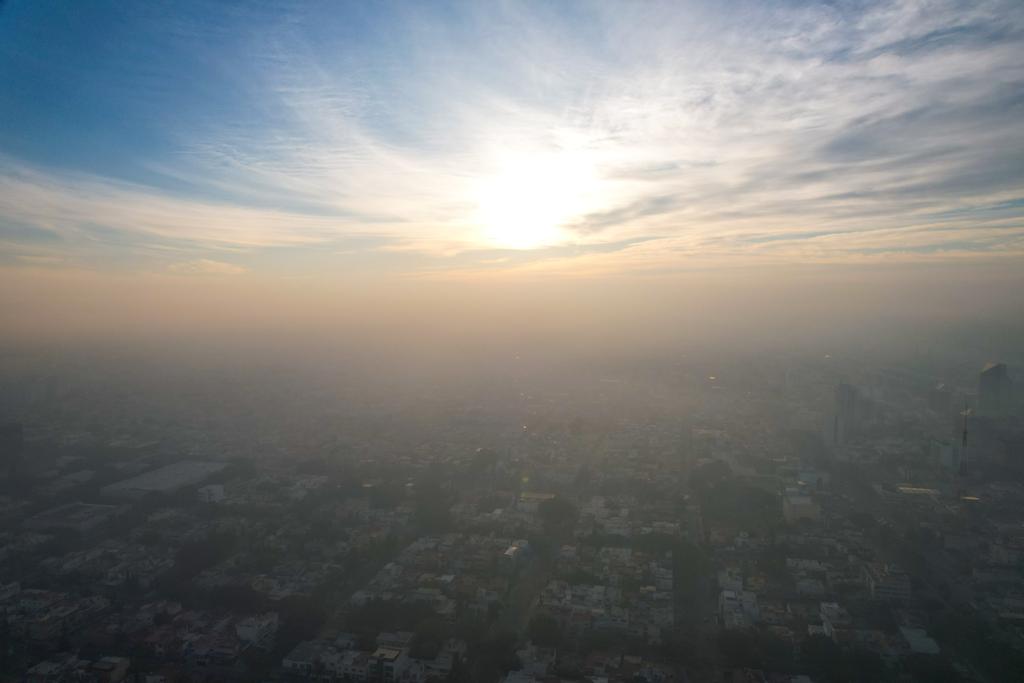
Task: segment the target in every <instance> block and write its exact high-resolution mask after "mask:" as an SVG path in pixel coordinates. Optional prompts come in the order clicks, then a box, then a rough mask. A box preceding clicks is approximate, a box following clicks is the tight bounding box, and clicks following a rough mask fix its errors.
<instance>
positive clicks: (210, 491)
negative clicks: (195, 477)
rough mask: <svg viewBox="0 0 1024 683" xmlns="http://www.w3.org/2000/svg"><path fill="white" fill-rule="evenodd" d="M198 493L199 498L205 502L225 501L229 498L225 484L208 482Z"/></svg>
mask: <svg viewBox="0 0 1024 683" xmlns="http://www.w3.org/2000/svg"><path fill="white" fill-rule="evenodd" d="M197 493H198V494H199V500H200V501H201V502H203V503H223V502H224V500H225V499H226V498H227V496H226V495H225V493H224V485H223V484H208V485H207V486H203V487H200V488H199V490H198V491H197Z"/></svg>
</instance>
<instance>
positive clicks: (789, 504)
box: [782, 494, 820, 524]
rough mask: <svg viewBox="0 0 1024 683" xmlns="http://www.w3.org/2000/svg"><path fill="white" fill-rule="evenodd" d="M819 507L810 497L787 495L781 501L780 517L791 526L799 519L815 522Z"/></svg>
mask: <svg viewBox="0 0 1024 683" xmlns="http://www.w3.org/2000/svg"><path fill="white" fill-rule="evenodd" d="M819 512H820V507H819V506H818V504H817V503H815V502H814V499H813V498H811V497H810V496H803V495H793V494H788V495H786V496H784V497H783V499H782V516H783V517H784V518H785V520H786V521H787V522H789V523H790V524H792V523H793V522H798V521H800V520H801V519H807V520H810V521H812V522H813V521H816V520H817V519H818V514H819Z"/></svg>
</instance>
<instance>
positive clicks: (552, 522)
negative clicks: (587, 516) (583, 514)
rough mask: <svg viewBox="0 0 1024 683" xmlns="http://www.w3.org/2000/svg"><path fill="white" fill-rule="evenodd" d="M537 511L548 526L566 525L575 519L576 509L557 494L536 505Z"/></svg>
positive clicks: (558, 526)
mask: <svg viewBox="0 0 1024 683" xmlns="http://www.w3.org/2000/svg"><path fill="white" fill-rule="evenodd" d="M537 513H538V514H539V515H540V518H541V519H542V520H543V521H544V524H545V526H547V527H549V528H560V527H564V526H568V525H570V524H572V523H573V522H575V521H576V516H577V514H578V511H577V510H576V506H575V505H573V504H572V503H571V502H570V501H568V500H566V499H565V498H562V497H560V496H557V497H555V498H552V499H551V500H545V501H544V502H542V503H541V504H540V505H538V506H537Z"/></svg>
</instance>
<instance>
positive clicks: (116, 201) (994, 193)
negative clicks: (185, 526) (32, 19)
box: [0, 1, 1024, 270]
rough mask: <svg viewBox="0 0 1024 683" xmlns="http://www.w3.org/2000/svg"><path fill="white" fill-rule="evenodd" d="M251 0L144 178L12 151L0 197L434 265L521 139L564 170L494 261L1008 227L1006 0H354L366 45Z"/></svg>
mask: <svg viewBox="0 0 1024 683" xmlns="http://www.w3.org/2000/svg"><path fill="white" fill-rule="evenodd" d="M245 19H246V21H247V22H248V24H247V26H248V29H249V30H248V32H247V33H245V34H244V35H245V38H244V39H239V40H240V41H241V42H232V43H230V46H229V47H225V48H224V50H223V51H220V52H214V53H213V56H212V57H211V60H213V61H214V63H216V64H218V65H220V66H221V68H220V69H217V70H215V71H214V72H213V73H212V74H211V75H209V78H210V79H211V80H212V83H213V85H214V86H216V85H217V84H218V83H221V82H223V83H224V84H225V87H227V86H230V88H231V90H232V92H237V93H239V94H240V95H239V96H240V97H242V98H243V100H242V103H241V106H238V107H237V109H236V110H235V111H234V112H233V113H234V115H233V116H212V115H211V116H209V117H198V118H197V119H196V120H195V121H194V122H193V123H192V125H188V126H183V125H175V123H174V121H173V118H171V117H167V119H166V120H162V121H160V124H161V125H166V128H167V132H166V140H165V143H166V146H167V147H169V148H170V149H171V150H172V151H171V152H170V153H161V154H155V153H154V154H153V155H152V158H147V161H146V164H145V166H146V168H147V170H148V171H149V173H150V174H151V177H150V178H149V179H147V180H146V181H141V180H140V181H138V182H126V181H125V180H124V179H118V180H115V179H113V178H112V177H110V175H109V174H104V173H100V172H99V171H98V170H97V171H95V172H88V171H85V172H83V171H78V172H76V173H68V172H57V171H52V170H46V167H45V166H39V165H35V166H33V165H31V164H29V163H28V162H26V161H22V160H17V159H15V158H13V157H12V158H9V159H8V160H7V161H8V163H7V164H5V166H6V167H7V168H8V171H6V172H5V173H3V174H0V220H2V221H8V222H10V223H12V224H13V223H17V224H19V225H27V226H32V227H34V228H37V229H40V230H45V231H49V232H52V233H54V234H57V235H61V236H63V237H64V240H63V242H60V243H57V244H53V245H51V246H50V247H49V249H51V251H52V252H53V254H54V255H64V254H63V252H65V251H67V250H73V249H76V248H80V245H81V243H82V242H83V241H84V242H88V241H89V239H90V238H89V235H90V234H91V233H90V229H91V227H90V226H104V227H106V228H108V229H110V230H114V231H117V232H118V234H138V235H142V236H144V237H145V238H146V248H147V249H150V250H152V249H154V248H157V247H160V246H163V247H168V248H173V249H185V250H191V251H195V252H196V253H195V254H194V255H195V256H196V258H195V259H190V260H189V261H188V263H193V264H196V263H207V262H208V263H215V262H217V259H216V255H217V252H218V251H223V250H233V251H237V250H241V251H242V252H243V253H244V254H246V255H250V256H251V255H253V254H258V252H261V251H265V250H268V249H277V248H282V247H285V248H289V249H298V250H308V251H316V250H323V251H326V252H330V253H341V252H344V251H345V250H344V249H342V250H339V249H338V248H337V246H336V245H337V244H338V243H339V240H344V239H346V238H359V237H361V236H378V237H380V236H383V238H382V239H381V241H380V242H379V243H372V244H368V245H367V246H366V249H367V250H369V251H376V252H382V253H384V252H391V253H393V252H395V251H401V252H405V253H412V254H417V255H420V257H419V258H418V259H416V258H414V259H411V260H409V261H408V262H407V266H408V268H410V269H412V270H416V269H420V268H422V269H426V270H433V269H434V268H436V265H437V263H438V262H439V260H440V261H441V262H450V263H452V264H469V263H471V262H473V261H474V259H475V258H476V257H477V255H480V254H484V253H486V252H487V251H488V250H489V249H490V250H493V249H495V248H496V247H500V246H501V245H499V244H495V243H494V242H493V235H492V233H491V232H490V231H489V226H487V225H484V224H482V222H483V220H484V219H482V218H481V212H480V210H479V209H480V206H479V205H480V202H481V189H480V188H481V187H482V186H487V187H489V188H490V189H489V191H490V192H492V193H493V191H494V188H493V187H492V186H493V184H494V183H500V182H502V180H501V179H502V178H505V177H508V176H509V175H510V174H509V173H508V168H507V166H508V163H509V162H508V160H509V159H510V158H514V159H516V162H515V163H516V164H518V166H517V172H518V173H520V174H522V173H524V172H523V171H522V168H521V167H523V166H525V167H526V169H527V170H526V171H525V173H526V174H527V175H529V168H530V165H531V164H532V165H533V166H534V167H535V172H536V174H538V175H543V174H544V173H548V172H550V171H549V169H550V168H563V167H564V168H566V169H575V170H572V171H571V172H570V173H567V174H566V175H567V176H575V177H564V178H562V181H563V182H564V184H565V193H566V194H571V195H572V197H571V201H566V202H565V203H564V204H563V205H560V206H559V207H557V208H558V210H557V211H553V213H552V215H556V216H557V219H558V222H559V225H558V226H556V227H557V228H558V230H557V232H556V233H555V236H554V238H552V239H549V240H547V241H545V242H544V244H543V245H537V246H543V248H537V249H533V250H521V251H522V252H523V253H520V254H518V255H516V256H515V257H510V256H508V255H500V256H496V255H491V256H489V257H487V259H486V260H489V261H490V263H491V265H493V266H496V267H501V266H503V265H506V264H507V265H509V266H510V267H511V266H518V265H521V264H523V263H524V262H529V261H530V260H531V259H534V260H537V261H545V262H547V263H550V262H551V261H552V260H559V261H562V262H565V263H569V262H577V263H579V264H581V267H582V264H584V263H585V262H588V263H589V262H592V263H597V262H601V263H602V264H603V266H602V267H607V268H609V269H619V270H630V269H644V268H648V267H651V266H652V264H655V263H656V264H657V267H659V268H660V267H664V266H665V262H666V261H671V260H673V259H675V261H676V263H677V264H682V263H687V262H692V261H693V260H694V259H719V260H723V261H728V260H730V259H755V260H756V259H761V260H765V261H768V260H772V261H775V260H778V261H785V260H787V259H788V260H790V261H805V260H823V261H831V260H842V259H852V258H854V257H859V258H884V257H887V256H888V257H891V258H907V257H913V258H931V259H935V260H941V259H947V258H948V259H952V258H960V257H961V256H963V255H973V256H974V257H976V258H995V257H997V256H999V255H1000V252H1002V253H1003V254H1005V253H1010V252H1014V253H1015V252H1018V251H1020V250H1021V248H1022V247H1021V239H1022V234H1024V206H1022V205H1021V204H1019V200H1020V198H1021V197H1022V196H1024V61H1022V60H1021V59H1020V54H1021V52H1022V50H1024V8H1022V7H1021V6H1020V4H1019V3H1015V2H999V1H991V2H979V3H971V4H970V5H969V6H964V5H963V4H962V3H958V2H952V1H948V2H944V1H937V2H928V3H916V2H868V3H851V4H842V3H840V4H838V5H837V4H833V3H822V4H815V3H791V4H763V3H740V4H738V5H735V6H731V7H730V8H729V10H728V11H727V10H726V9H725V8H724V7H723V6H721V5H719V4H717V3H664V4H659V3H644V4H636V5H623V4H621V3H611V4H600V5H598V4H591V3H586V4H583V5H579V6H571V5H564V6H563V5H559V6H558V7H542V6H537V5H532V4H531V5H520V4H515V3H513V4H504V5H501V6H499V7H493V6H490V7H487V8H482V7H477V6H473V5H467V6H464V7H461V8H459V10H458V20H457V21H453V20H452V18H451V17H449V16H445V17H442V16H439V15H436V14H434V13H432V12H431V11H430V10H428V9H427V8H425V7H414V6H410V7H408V8H406V9H405V10H404V11H403V13H402V14H401V15H398V16H390V17H386V18H384V17H376V18H371V19H368V20H367V21H369V22H370V24H372V27H375V28H376V31H377V32H376V33H372V34H371V39H370V40H366V41H363V42H359V41H356V40H355V39H353V40H352V41H348V42H346V41H333V40H330V39H329V37H330V32H331V30H332V27H336V26H339V25H340V24H339V22H340V21H341V19H339V18H338V17H332V16H330V15H328V14H323V15H320V14H307V13H304V12H295V13H292V12H288V13H286V14H285V15H284V16H282V15H281V14H279V13H275V14H274V15H273V16H271V17H267V16H263V15H261V14H260V13H253V14H251V15H250V14H246V15H245ZM235 29H236V27H234V26H233V25H231V24H230V23H227V24H223V25H221V24H216V23H214V28H212V29H211V28H209V27H206V26H203V25H202V22H201V21H197V22H196V23H195V25H192V24H189V23H188V22H185V23H178V24H176V28H175V35H177V36H179V37H181V36H184V37H188V36H189V35H190V32H202V33H203V34H204V35H207V34H208V33H209V32H210V31H214V32H216V31H220V32H221V33H219V34H218V35H219V36H221V37H222V38H224V39H225V41H226V40H227V38H228V36H235V35H237V33H238V32H237V31H236V30H235ZM208 37H209V36H208ZM216 42H217V41H213V44H216ZM352 43H356V44H354V45H353V44H352ZM214 58H215V59H214ZM144 95H145V93H142V94H140V96H144ZM138 153H139V154H142V155H145V154H146V150H139V152H138ZM513 175H514V174H513ZM544 177H546V176H544ZM488 183H490V185H488ZM498 191H504V192H507V193H509V194H510V195H513V196H514V199H513V202H521V203H523V204H529V203H530V202H537V201H539V199H538V197H537V196H535V195H534V194H531V190H529V186H527V190H523V188H522V187H518V186H515V185H511V186H509V187H507V188H504V190H502V189H501V188H499V189H498ZM545 201H547V200H545ZM993 207H998V208H993ZM530 215H533V214H530ZM76 245H79V246H76ZM602 245H611V246H608V247H607V248H604V247H602ZM552 248H555V250H554V251H552ZM563 248H564V249H563ZM558 249H563V250H562V251H558ZM460 254H463V255H465V256H464V257H461V258H460V257H458V255H460ZM439 257H441V258H440V259H439ZM140 258H141V257H140ZM207 259H209V260H208V261H207ZM253 259H254V260H253V263H255V262H256V261H258V260H259V259H258V257H256V256H253ZM243 260H244V257H243ZM172 262H174V263H178V262H175V261H172ZM171 267H172V268H177V266H171ZM239 267H240V266H239ZM254 267H255V266H254Z"/></svg>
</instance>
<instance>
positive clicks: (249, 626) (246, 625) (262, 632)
mask: <svg viewBox="0 0 1024 683" xmlns="http://www.w3.org/2000/svg"><path fill="white" fill-rule="evenodd" d="M278 623H279V620H278V617H277V612H268V613H266V614H259V615H256V616H252V617H246V618H245V619H242V620H241V621H239V622H238V623H236V624H235V634H236V635H237V636H238V639H239V640H240V641H242V644H243V645H245V646H246V647H257V648H260V649H263V650H268V649H270V648H271V647H272V646H273V644H274V636H276V635H277V626H278Z"/></svg>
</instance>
